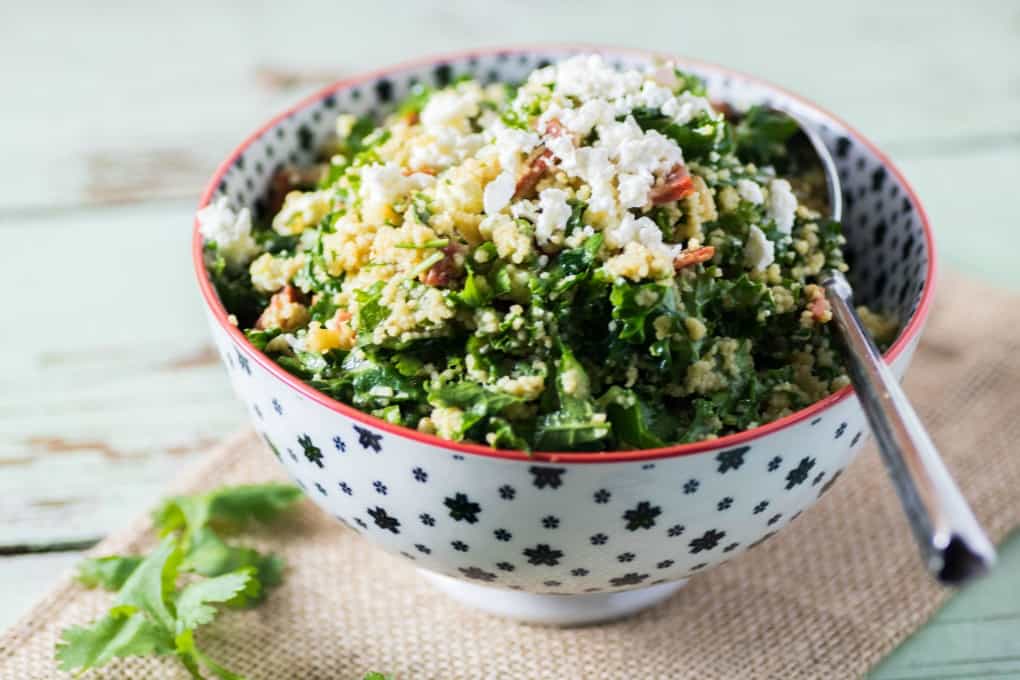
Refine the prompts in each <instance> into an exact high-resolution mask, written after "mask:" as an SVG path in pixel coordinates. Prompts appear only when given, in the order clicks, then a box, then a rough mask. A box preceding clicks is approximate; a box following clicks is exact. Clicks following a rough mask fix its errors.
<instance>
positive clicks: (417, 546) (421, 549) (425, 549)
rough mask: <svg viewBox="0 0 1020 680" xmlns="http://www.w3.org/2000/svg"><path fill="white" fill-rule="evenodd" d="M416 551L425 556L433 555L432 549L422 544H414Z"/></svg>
mask: <svg viewBox="0 0 1020 680" xmlns="http://www.w3.org/2000/svg"><path fill="white" fill-rule="evenodd" d="M414 549H415V550H417V551H418V552H420V553H421V554H423V555H431V554H432V548H430V547H428V546H427V545H423V544H421V543H415V544H414Z"/></svg>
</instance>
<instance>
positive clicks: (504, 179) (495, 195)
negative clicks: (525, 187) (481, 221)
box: [482, 170, 517, 215]
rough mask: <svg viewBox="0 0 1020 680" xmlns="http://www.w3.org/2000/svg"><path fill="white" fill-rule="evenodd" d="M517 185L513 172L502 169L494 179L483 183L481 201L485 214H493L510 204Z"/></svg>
mask: <svg viewBox="0 0 1020 680" xmlns="http://www.w3.org/2000/svg"><path fill="white" fill-rule="evenodd" d="M516 187H517V179H516V177H514V175H513V173H511V172H507V171H506V170H504V171H503V172H501V173H500V174H499V175H497V176H496V179H494V180H492V181H491V182H489V183H488V184H486V185H485V192H484V193H483V194H482V202H483V204H484V206H485V214H486V215H495V214H496V213H498V212H499V211H500V210H502V209H503V208H505V207H506V206H507V205H509V204H510V199H511V198H513V196H514V190H515V188H516Z"/></svg>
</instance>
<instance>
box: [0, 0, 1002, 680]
mask: <svg viewBox="0 0 1020 680" xmlns="http://www.w3.org/2000/svg"><path fill="white" fill-rule="evenodd" d="M43 27H44V29H45V30H43ZM542 41H546V42H592V43H600V42H601V43H610V44H626V45H632V46H642V47H649V48H653V49H660V50H664V51H671V52H676V53H681V54H687V55H691V56H697V57H699V58H703V59H705V60H708V61H715V62H719V63H723V64H726V65H729V66H731V67H733V68H736V69H740V70H745V71H749V72H754V73H757V74H759V75H761V76H763V77H765V78H768V79H771V80H773V81H776V82H778V83H780V84H783V85H786V86H788V87H790V88H791V89H794V90H797V91H799V92H801V93H803V94H804V95H806V96H808V97H809V98H812V99H815V100H816V101H818V102H819V103H820V104H822V105H823V106H825V107H827V108H829V109H831V110H834V111H837V112H839V114H840V115H842V116H843V117H845V118H846V119H847V120H849V121H850V122H851V123H852V124H854V125H855V126H857V127H858V128H859V129H861V130H862V131H863V132H864V133H865V134H867V135H869V136H871V137H873V138H874V139H875V140H876V141H877V142H878V143H879V144H880V145H881V146H883V147H884V148H886V149H887V150H888V151H890V152H891V154H892V156H893V157H894V159H895V160H896V161H897V162H898V163H900V164H901V166H902V168H903V169H904V170H905V172H906V174H907V176H908V177H909V178H910V179H911V180H912V181H913V182H914V183H915V185H916V187H917V188H918V190H919V192H920V194H921V196H922V199H923V200H924V201H925V203H926V205H927V207H928V209H929V212H930V213H931V216H932V219H933V222H934V224H935V227H936V230H937V237H938V239H939V242H940V246H941V252H942V254H943V261H944V262H945V263H947V264H949V265H952V266H956V267H960V268H963V269H965V270H967V271H969V272H972V273H974V274H975V275H978V276H982V277H985V278H987V279H989V280H993V281H996V282H998V283H1000V284H1003V285H1007V286H1011V287H1014V288H1017V289H1020V273H1018V271H1017V270H1016V268H1015V265H1014V260H1015V259H1016V253H1017V249H1016V248H1015V247H1012V246H1008V247H1006V246H997V245H996V244H1012V243H1015V241H1016V235H1015V231H1016V223H1017V220H1016V217H1015V213H1014V210H1013V207H1012V204H1013V203H1015V201H1013V200H1011V199H1012V197H1013V196H1014V195H1015V193H1016V187H1017V186H1020V6H1018V5H1017V4H1016V3H1015V2H1012V1H1011V0H998V1H996V0H979V1H977V2H973V3H958V2H955V3H954V2H949V1H948V0H943V1H939V2H932V1H928V0H906V1H903V2H897V3H891V2H888V1H887V0H864V1H862V2H855V3H844V4H842V5H840V6H839V8H838V12H837V11H836V9H835V7H832V6H827V5H824V4H821V3H812V2H809V1H808V0H787V1H779V2H773V3H767V4H762V3H745V2H738V1H737V0H720V1H718V2H712V3H677V2H667V1H666V0H655V1H653V2H646V3H641V5H640V6H639V7H638V6H636V5H633V4H626V3H623V4H621V3H618V2H615V3H614V2H609V1H608V0H586V1H585V2H581V0H564V1H561V2H553V3H537V2H534V0H528V1H527V2H523V3H521V2H510V0H497V1H495V2H488V3H471V2H467V1H466V0H455V1H453V2H442V1H440V0H427V1H424V2H418V3H413V4H410V3H406V4H405V3H398V2H395V1H391V0H379V1H377V2H372V3H358V4H354V3H324V2H321V3H320V2H311V1H309V0H301V1H297V2H290V3H282V4H281V3H276V4H267V5H265V6H255V5H251V4H246V5H242V4H228V3H222V4H221V3H208V2H199V0H182V1H180V2H176V3H173V5H167V6H164V7H161V8H156V7H155V6H151V5H149V6H146V5H143V4H128V5H123V4H122V5H118V6H117V7H116V8H114V7H99V6H97V5H95V4H94V3H88V4H86V3H72V2H53V1H43V2H35V3H30V4H26V3H21V4H19V5H18V6H17V8H16V9H15V8H14V7H13V5H12V6H6V5H5V6H4V7H3V8H2V9H0V63H3V64H5V68H2V69H0V88H3V91H4V92H7V93H15V95H14V96H7V97H4V99H3V103H2V104H0V110H2V112H3V115H2V120H3V125H0V149H3V151H4V161H5V162H4V164H3V166H2V169H0V180H2V181H0V208H2V209H3V211H2V212H0V234H3V235H4V236H5V237H6V238H5V241H4V244H5V247H4V248H3V249H2V250H0V272H2V274H0V280H2V281H4V282H5V283H7V284H8V285H12V284H13V285H14V286H15V287H16V289H17V290H18V291H19V294H18V295H13V296H9V297H8V299H7V305H5V313H4V314H2V315H0V338H2V339H3V343H4V349H5V350H6V351H5V352H3V354H2V355H0V356H2V358H0V361H2V362H3V364H2V368H3V370H2V371H0V376H2V377H0V388H2V389H0V546H12V545H46V544H53V543H61V542H65V541H71V542H74V541H83V540H88V539H91V538H97V537H99V536H101V535H103V534H105V533H106V532H108V531H111V530H114V529H116V528H118V527H119V526H121V525H122V524H124V523H125V522H127V521H128V520H129V519H130V518H131V517H132V516H133V515H134V514H136V513H137V512H139V511H140V510H141V509H142V508H144V507H146V506H147V505H148V504H150V503H151V502H152V500H153V499H154V498H155V497H157V496H158V495H159V494H160V492H161V490H162V489H163V488H164V486H165V484H166V482H167V481H168V480H170V479H172V478H173V477H174V476H176V475H177V474H179V472H180V471H181V470H182V469H184V468H185V467H187V466H188V464H189V463H190V462H191V461H193V460H195V459H196V458H197V457H199V456H201V452H202V450H203V449H205V448H206V447H207V446H208V444H209V443H210V442H212V441H215V440H216V439H218V438H219V437H221V436H223V435H224V434H226V433H227V432H229V431H231V430H233V429H235V428H236V427H238V426H239V425H240V424H242V423H243V422H244V419H245V414H244V411H243V408H242V407H241V406H240V405H239V404H237V403H235V401H234V399H233V397H232V395H231V394H230V390H229V387H228V385H227V381H226V379H225V375H224V374H223V372H222V369H221V368H220V367H219V365H218V364H217V362H216V357H215V355H214V354H213V353H212V351H211V348H210V346H209V342H208V336H207V331H206V328H205V321H204V318H203V315H202V312H201V309H200V306H199V299H198V295H197V292H196V290H195V286H194V284H193V282H192V274H191V271H190V263H189V260H188V251H187V246H188V239H189V228H190V223H191V212H192V209H193V206H194V202H195V200H196V199H197V196H198V192H199V190H200V188H201V186H202V184H203V183H204V181H205V180H206V178H207V177H208V175H209V174H210V173H211V171H212V169H213V168H214V167H215V166H216V164H217V163H218V162H219V161H220V159H221V158H222V157H223V156H224V155H225V154H226V153H227V152H228V151H229V149H230V148H231V147H233V146H234V145H235V144H236V143H237V142H238V141H239V140H240V139H241V138H243V136H244V135H245V134H246V133H247V132H248V131H249V130H251V129H253V128H254V127H255V126H256V125H257V124H258V123H260V122H261V121H263V120H265V119H266V118H268V117H269V116H270V115H272V114H273V113H276V112H277V111H279V110H282V109H283V108H285V107H286V106H287V105H289V104H290V103H292V102H294V101H296V100H297V99H298V98H299V97H300V96H302V95H303V94H305V93H307V92H309V91H311V90H312V89H314V88H316V87H319V86H320V85H322V84H325V83H327V82H330V81H332V80H335V79H337V78H340V77H343V76H346V75H350V74H352V73H356V72H358V71H360V70H363V69H366V68H370V67H375V66H378V65H382V64H388V63H393V62H396V61H399V60H402V59H407V58H412V57H416V56H420V55H422V54H427V53H433V52H443V51H454V50H460V49H465V48H470V47H475V46H481V45H484V44H487V43H503V44H509V43H532V42H542ZM6 65H15V67H11V68H8V67H6ZM21 291H27V292H25V293H21ZM1009 545H1010V546H1011V547H1010V548H1009V549H1007V551H1006V552H1004V554H1003V559H1002V564H1001V565H1000V566H999V567H998V570H997V572H996V574H995V575H994V576H993V578H992V579H990V580H989V581H986V582H985V583H982V584H979V587H975V588H974V589H971V590H969V591H967V592H965V593H964V594H963V595H962V596H961V597H959V598H958V599H956V600H953V601H952V602H951V603H950V605H949V606H948V607H947V608H946V609H945V610H944V611H943V612H942V613H941V614H940V616H939V617H938V619H937V620H936V622H935V623H934V624H933V625H931V626H929V627H927V628H926V629H925V630H924V631H922V633H920V634H919V635H918V636H917V637H915V638H914V639H913V640H912V641H911V642H909V643H908V644H907V645H905V646H904V647H903V649H902V650H901V651H900V652H899V653H897V654H896V655H894V656H893V657H892V658H890V660H889V661H888V663H887V664H885V665H884V666H883V667H882V668H880V669H878V671H877V672H876V677H879V678H883V679H885V680H894V679H896V678H910V679H914V678H921V677H926V678H927V677H1010V676H1015V677H1020V598H1018V595H1017V585H1016V577H1015V576H1013V575H1014V574H1016V573H1020V547H1018V546H1020V538H1014V539H1013V541H1012V542H1011V543H1010V544H1009ZM67 558H68V556H67V555H45V556H38V555H37V556H31V557H18V558H10V557H4V558H0V603H2V605H0V626H3V625H4V624H5V622H7V621H9V620H10V619H11V617H13V616H14V614H15V613H16V612H17V611H20V609H21V608H22V606H23V605H25V604H27V603H28V601H29V600H30V599H31V598H32V595H33V593H35V592H39V591H41V590H42V589H43V588H44V587H45V584H46V583H47V582H48V580H49V575H50V574H52V573H55V572H54V571H52V570H53V569H58V570H59V568H62V567H63V566H64V565H65V564H66V562H65V561H63V560H65V559H67Z"/></svg>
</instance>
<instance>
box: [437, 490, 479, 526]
mask: <svg viewBox="0 0 1020 680" xmlns="http://www.w3.org/2000/svg"><path fill="white" fill-rule="evenodd" d="M443 505H445V506H446V507H447V508H449V509H450V517H452V518H453V519H454V520H456V521H458V522H467V523H468V524H474V523H475V522H477V521H478V513H480V512H481V511H482V507H481V506H480V505H478V503H475V502H473V501H472V500H471V499H470V498H468V497H467V495H466V494H462V493H457V494H454V496H453V498H449V497H447V498H446V499H445V500H444V501H443Z"/></svg>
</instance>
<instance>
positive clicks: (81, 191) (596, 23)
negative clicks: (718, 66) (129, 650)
mask: <svg viewBox="0 0 1020 680" xmlns="http://www.w3.org/2000/svg"><path fill="white" fill-rule="evenodd" d="M160 7H161V8H160V9H157V8H156V7H154V6H152V5H151V4H146V3H128V4H126V5H125V6H122V7H118V9H117V11H116V20H115V21H111V20H110V17H108V16H106V14H105V13H103V12H96V11H95V9H94V8H93V7H92V6H91V5H89V4H88V3H70V2H65V3H60V5H59V8H56V7H54V2H52V0H51V1H49V2H34V3H23V4H22V5H21V6H20V7H19V9H18V11H17V12H5V13H4V14H5V16H4V20H3V21H2V22H0V60H2V62H3V63H5V64H7V63H10V64H25V65H26V66H28V67H26V68H5V69H2V70H0V87H2V88H3V91H5V92H17V93H18V95H17V96H15V97H7V98H5V102H4V125H2V126H0V148H2V149H4V155H5V163H6V165H7V167H8V168H10V170H9V171H8V172H5V173H4V181H3V182H2V183H0V206H4V207H5V208H17V209H21V210H27V209H30V210H39V209H44V208H48V207H52V206H54V205H60V206H74V205H80V204H82V203H86V204H97V203H119V202H123V201H130V200H146V199H151V198H154V197H161V198H165V197H177V198H187V199H192V198H193V197H194V195H195V193H196V191H197V187H199V186H200V185H201V183H202V181H203V180H204V179H205V178H206V177H207V176H208V174H209V171H210V169H211V168H213V167H214V166H215V164H216V162H217V161H218V160H220V159H221V158H222V157H223V156H224V154H225V153H226V152H227V151H228V150H229V148H230V147H231V146H232V145H233V144H234V143H235V142H237V141H239V140H240V139H241V138H242V136H243V135H244V133H245V132H247V131H248V130H251V129H253V128H254V126H255V125H256V124H258V123H259V122H261V121H262V120H264V119H265V118H266V117H267V115H268V114H269V113H270V112H276V111H278V110H281V109H283V108H284V107H285V106H286V105H287V104H289V103H291V102H293V101H295V100H296V98H297V97H298V96H299V95H300V94H303V93H306V92H308V91H310V90H311V89H312V88H314V87H316V86H318V85H321V84H323V83H324V82H327V81H330V80H333V79H336V78H339V77H342V76H344V75H350V74H352V73H356V72H359V71H362V70H365V69H368V68H375V67H378V66H380V65H383V64H389V63H394V62H397V61H400V60H404V59H408V58H413V57H417V56H420V55H423V54H429V53H435V52H446V51H455V50H461V49H466V48H471V47H477V46H479V45H484V44H486V43H494V42H498V43H503V44H511V43H518V44H520V43H534V42H541V41H545V42H593V43H608V44H627V45H633V46H639V47H648V48H653V49H658V50H662V51H667V52H673V53H681V54H686V55H691V56H697V57H699V58H702V59H705V60H708V61H715V62H719V63H723V64H726V65H729V66H731V67H733V68H736V69H740V70H744V71H749V72H753V73H756V74H759V75H761V76H763V77H766V78H769V79H771V80H774V81H776V82H778V83H781V84H783V85H786V86H788V87H790V88H793V89H796V90H798V91H799V92H802V93H803V94H805V95H807V96H808V97H811V98H814V99H816V100H817V101H818V102H819V103H821V104H823V105H824V106H826V107H829V108H830V109H832V110H834V111H838V112H840V114H841V115H843V116H844V117H846V118H847V119H848V120H849V121H851V122H853V123H854V124H855V125H857V126H859V127H860V128H861V129H862V130H864V131H866V132H868V133H869V134H872V135H874V136H875V138H876V139H877V140H878V141H879V142H880V143H882V144H883V145H887V146H889V147H890V148H891V149H892V150H894V151H896V152H897V153H899V152H900V151H901V150H902V152H903V153H904V154H905V155H906V154H919V155H922V156H924V157H937V156H939V155H940V154H939V152H938V149H939V148H945V149H947V150H949V151H950V152H951V153H958V152H967V151H968V150H969V149H971V148H972V147H973V146H975V145H983V146H988V147H998V146H1002V145H1004V144H1012V145H1015V144H1017V143H1018V142H1020V133H1018V130H1020V98H1018V96H1017V90H1016V83H1017V82H1018V80H1020V59H1017V58H1016V44H1017V19H1016V14H1015V8H1016V5H1015V3H1013V2H1011V1H1010V0H999V1H991V0H983V1H979V2H968V3H961V2H949V1H945V0H943V1H941V2H933V1H931V0H907V1H901V2H887V1H886V0H863V1H858V2H852V3H842V4H841V5H840V6H839V8H838V11H837V10H836V9H835V8H834V7H832V6H829V5H826V4H824V3H814V2H811V1H810V0H797V1H785V2H783V1H777V2H770V3H747V2H744V1H743V0H717V1H715V2H698V3H693V2H675V1H674V0H653V1H650V2H642V3H640V5H636V4H633V3H625V2H623V3H621V2H618V1H616V0H584V1H583V2H582V0H566V1H564V2H559V3H550V4H548V5H525V6H522V5H520V4H519V3H515V2H513V1H512V0H497V1H493V2H453V3H449V2H444V1H441V0H430V1H425V2H416V3H411V4H408V3H400V2H396V1H394V0H380V1H375V2H368V3H361V4H360V5H358V6H357V7H356V9H355V8H353V7H351V6H350V5H347V4H345V3H328V4H327V3H319V2H314V1H313V0H301V1H296V2H286V3H259V4H254V5H253V4H251V3H242V4H236V5H231V6H225V5H219V6H211V5H210V3H207V2H202V0H180V1H178V2H174V3H172V4H166V5H162V6H160ZM539 7H541V8H542V9H541V10H539V9H538V8H539ZM53 16H59V17H60V20H59V21H54V20H52V17H53ZM41 25H45V26H46V31H45V34H43V33H41V32H40V31H39V30H37V27H38V26H41ZM129 55H131V56H129ZM69 109H70V110H73V112H74V114H73V115H67V112H68V110H69ZM41 148H45V152H44V153H40V149H41Z"/></svg>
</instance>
